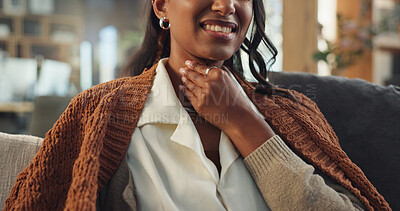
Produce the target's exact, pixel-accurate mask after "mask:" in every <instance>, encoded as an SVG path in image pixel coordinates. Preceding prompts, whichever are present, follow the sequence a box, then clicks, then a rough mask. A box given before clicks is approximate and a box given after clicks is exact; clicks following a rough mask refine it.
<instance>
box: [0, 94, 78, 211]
mask: <svg viewBox="0 0 400 211" xmlns="http://www.w3.org/2000/svg"><path fill="white" fill-rule="evenodd" d="M83 104H84V102H83V101H82V97H81V95H78V96H76V97H75V98H74V99H73V100H72V101H71V103H70V104H69V105H68V107H67V109H66V110H65V111H64V112H63V114H62V115H61V117H60V118H59V119H58V121H57V122H56V123H55V124H54V126H53V128H52V129H50V130H49V131H48V132H47V134H46V136H45V138H44V140H43V143H42V146H41V147H40V149H39V151H38V152H37V154H36V155H35V157H34V158H33V159H32V161H31V162H30V164H29V165H28V166H27V167H26V168H25V169H24V170H22V172H21V173H19V174H18V176H17V179H16V182H15V184H14V186H13V188H12V189H11V192H10V195H9V197H8V199H7V200H6V206H5V210H14V209H16V210H60V209H62V208H63V206H64V201H63V199H65V198H66V193H67V192H66V191H65V190H66V189H68V186H69V185H70V182H71V177H72V168H73V164H74V162H73V161H74V160H75V159H76V157H77V155H78V153H79V152H78V151H76V147H74V144H73V143H74V141H76V139H77V137H76V134H78V133H76V132H75V133H72V131H79V130H80V128H81V125H80V122H79V120H80V117H79V115H77V114H78V113H80V110H81V109H82V105H83ZM68 131H70V132H68ZM50 202H51V203H50Z"/></svg>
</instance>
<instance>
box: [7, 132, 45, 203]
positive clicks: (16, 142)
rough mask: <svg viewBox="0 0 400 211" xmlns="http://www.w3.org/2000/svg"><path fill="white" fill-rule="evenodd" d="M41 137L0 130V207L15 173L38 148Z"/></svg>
mask: <svg viewBox="0 0 400 211" xmlns="http://www.w3.org/2000/svg"><path fill="white" fill-rule="evenodd" d="M41 144H42V139H41V138H38V137H35V136H28V135H9V134H6V133H1V132H0V209H3V208H4V206H5V200H6V199H7V198H8V196H9V193H10V191H11V188H12V187H13V185H14V183H15V179H16V178H17V175H18V174H19V173H20V172H21V171H22V170H23V169H24V168H25V167H26V166H27V165H28V164H29V162H30V161H31V160H32V158H33V156H34V155H35V154H36V152H37V151H38V150H39V148H40V146H41Z"/></svg>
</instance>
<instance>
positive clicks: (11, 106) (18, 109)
mask: <svg viewBox="0 0 400 211" xmlns="http://www.w3.org/2000/svg"><path fill="white" fill-rule="evenodd" d="M34 109H35V106H34V104H33V102H2V103H0V113H32V112H33V110H34Z"/></svg>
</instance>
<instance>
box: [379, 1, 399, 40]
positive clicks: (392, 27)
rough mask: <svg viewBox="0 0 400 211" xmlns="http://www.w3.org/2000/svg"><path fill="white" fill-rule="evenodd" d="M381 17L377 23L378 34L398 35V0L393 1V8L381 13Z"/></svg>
mask: <svg viewBox="0 0 400 211" xmlns="http://www.w3.org/2000/svg"><path fill="white" fill-rule="evenodd" d="M382 13H383V14H382V17H381V20H380V22H379V26H378V30H379V32H397V33H400V28H399V27H400V0H398V1H395V7H394V8H393V9H392V10H390V11H382Z"/></svg>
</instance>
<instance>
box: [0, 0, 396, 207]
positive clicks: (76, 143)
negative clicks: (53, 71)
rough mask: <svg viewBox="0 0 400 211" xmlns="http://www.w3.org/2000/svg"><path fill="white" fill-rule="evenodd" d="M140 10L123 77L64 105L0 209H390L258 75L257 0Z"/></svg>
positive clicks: (310, 114) (306, 114) (319, 122)
mask: <svg viewBox="0 0 400 211" xmlns="http://www.w3.org/2000/svg"><path fill="white" fill-rule="evenodd" d="M149 17H150V18H149V23H148V28H147V32H146V36H145V40H144V43H143V46H142V48H141V50H140V51H139V52H138V54H137V55H136V56H135V57H134V58H133V60H132V62H131V63H130V65H129V66H128V69H127V72H128V74H130V75H132V76H136V77H126V78H121V79H117V80H115V81H111V82H108V83H105V84H101V85H98V86H96V87H94V88H92V89H90V90H87V91H85V92H83V93H81V94H79V95H78V96H77V97H76V98H75V99H74V100H73V101H72V102H71V103H70V105H69V106H68V108H67V110H66V111H65V112H64V113H63V115H62V116H61V117H60V119H59V120H58V121H57V123H56V124H55V125H54V127H53V128H52V129H51V130H50V131H49V132H48V133H47V135H46V137H45V140H44V143H43V146H42V147H41V149H40V150H39V152H38V154H37V155H36V156H35V158H34V159H33V161H32V162H31V164H30V165H29V166H28V167H27V168H26V169H25V170H23V172H21V173H20V174H19V176H18V178H17V182H16V184H15V186H14V188H13V189H12V191H11V194H10V197H9V198H8V199H7V202H6V210H8V209H12V208H18V209H19V208H21V209H48V210H56V209H63V208H65V209H72V210H81V209H95V208H96V206H97V208H98V209H100V210H103V209H104V210H108V209H118V210H125V209H132V210H137V209H139V210H204V209H207V210H225V209H229V210H269V209H272V210H305V209H317V210H318V209H321V210H322V209H328V210H363V209H368V210H373V209H379V210H390V207H389V205H388V204H387V203H386V201H385V200H384V199H383V197H382V196H381V195H379V193H378V192H377V191H376V189H375V188H374V187H373V186H372V185H371V184H370V182H369V181H368V180H367V179H366V178H365V176H364V174H363V173H362V171H361V170H360V169H359V168H358V167H357V166H355V165H354V164H353V163H352V162H351V161H350V160H349V159H348V157H347V156H346V154H345V153H344V152H343V151H342V150H341V149H340V146H339V144H338V141H337V138H336V136H335V134H334V132H333V131H332V128H331V127H330V126H329V125H328V124H327V122H326V120H325V119H324V117H323V116H322V114H321V113H320V112H319V110H318V108H317V107H316V106H315V104H313V103H312V102H311V101H310V100H309V99H307V98H306V97H304V96H303V95H300V94H298V93H295V92H292V91H288V90H282V89H279V88H275V87H273V86H272V85H271V84H269V83H267V82H266V81H264V79H263V78H262V76H265V72H266V67H265V64H264V62H263V58H262V56H261V54H260V53H259V52H258V51H257V47H258V46H259V44H260V43H261V42H263V43H265V44H266V45H267V47H268V48H269V49H270V50H271V52H272V53H273V55H274V57H275V56H276V50H275V48H274V47H273V45H272V44H271V42H270V41H269V40H268V39H267V37H266V36H265V34H264V10H263V3H262V1H259V0H254V1H252V0H180V1H177V0H169V1H166V0H154V1H153V2H152V4H151V10H150V16H149ZM252 17H254V19H253V21H254V26H253V28H252V30H251V38H250V39H249V40H248V39H245V37H246V33H247V31H248V28H249V26H250V23H251V20H252ZM241 46H242V49H243V50H244V51H245V52H246V53H248V54H249V57H250V69H251V70H252V74H253V75H254V76H255V78H256V79H257V80H258V81H259V84H258V85H257V87H256V88H253V86H252V85H251V84H249V83H247V82H245V81H244V80H243V79H242V77H241V76H240V75H241V73H242V71H241V70H242V67H241V62H240V60H239V59H238V58H240V54H239V52H238V49H239V48H240V47H241ZM161 58H163V59H162V60H160V61H158V60H159V59H161ZM255 66H257V67H258V69H259V70H260V73H261V74H258V73H257V72H256V67H255ZM145 68H149V69H145ZM182 94H183V95H182ZM183 96H185V97H183ZM250 99H251V100H250ZM200 117H201V118H200ZM297 154H298V155H297ZM302 159H304V160H306V161H307V162H309V163H310V164H311V165H309V164H307V163H306V162H305V161H303V160H302ZM313 166H315V167H316V168H317V169H316V172H315V173H314V167H313Z"/></svg>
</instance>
